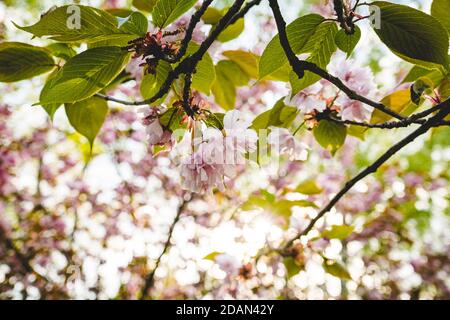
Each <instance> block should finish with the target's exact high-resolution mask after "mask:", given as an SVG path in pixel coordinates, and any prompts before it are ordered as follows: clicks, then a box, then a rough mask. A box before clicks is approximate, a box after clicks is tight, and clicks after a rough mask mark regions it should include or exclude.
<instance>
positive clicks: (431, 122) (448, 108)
mask: <svg viewBox="0 0 450 320" xmlns="http://www.w3.org/2000/svg"><path fill="white" fill-rule="evenodd" d="M448 114H450V99H447V100H446V101H444V102H442V103H441V104H440V111H439V112H438V113H437V114H436V115H435V116H433V117H431V118H429V119H428V120H427V121H426V122H425V123H424V124H423V125H421V126H420V127H419V128H418V129H416V130H415V131H413V132H412V133H411V134H409V135H408V136H406V137H405V138H404V139H403V140H401V141H400V142H398V143H397V144H395V145H393V146H392V147H391V148H389V149H388V150H387V151H386V152H385V153H384V154H383V155H382V156H380V157H379V158H378V159H377V160H376V161H375V162H374V163H372V164H371V165H370V166H368V167H367V168H365V169H364V170H362V171H361V172H360V173H359V174H358V175H356V176H355V177H354V178H352V179H351V180H349V181H347V182H346V183H345V185H344V187H343V188H342V189H341V190H340V191H339V192H338V193H337V194H336V195H335V196H334V197H333V198H332V199H331V200H330V202H329V203H328V204H327V205H326V206H325V207H324V208H323V209H322V210H321V211H320V212H319V213H318V214H317V216H316V217H315V218H314V219H312V220H311V222H310V223H309V225H308V226H307V227H306V228H305V229H304V230H303V231H302V232H301V233H299V234H298V235H296V236H295V237H294V238H292V239H291V240H289V241H288V242H287V243H286V244H285V245H284V246H283V249H287V248H289V247H290V246H291V245H292V244H293V243H294V241H295V240H297V239H299V238H300V237H301V236H304V235H307V234H308V233H309V231H311V229H312V228H313V227H314V225H315V224H316V222H317V221H318V220H319V219H320V218H322V217H323V216H324V215H325V214H326V213H327V212H328V211H330V210H331V209H332V208H333V207H334V205H335V204H336V203H337V202H338V201H339V200H340V199H341V198H342V197H343V196H344V195H345V194H346V193H347V192H348V191H349V190H350V189H351V188H352V187H353V186H354V185H355V184H356V183H357V182H359V181H360V180H362V179H364V178H365V177H366V176H368V175H369V174H371V173H374V172H376V171H377V170H378V168H379V167H380V166H381V165H382V164H384V163H385V162H386V161H387V160H389V159H390V158H391V157H392V156H393V155H394V154H396V153H397V152H398V151H399V150H401V149H402V148H403V147H405V146H406V145H408V144H409V143H411V142H413V141H414V140H415V139H416V138H417V137H419V136H420V135H422V134H424V133H426V132H427V131H428V130H429V129H430V128H432V127H434V126H435V125H436V124H437V123H439V122H441V121H442V120H443V119H444V118H445V117H446V116H447V115H448Z"/></svg>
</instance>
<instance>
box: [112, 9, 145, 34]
mask: <svg viewBox="0 0 450 320" xmlns="http://www.w3.org/2000/svg"><path fill="white" fill-rule="evenodd" d="M117 20H119V29H120V30H121V31H123V32H126V33H130V34H132V35H139V36H144V35H145V34H146V33H147V30H148V20H147V18H146V17H145V16H144V15H143V14H142V13H140V12H133V13H132V14H131V15H129V16H128V17H125V18H120V17H119V18H117Z"/></svg>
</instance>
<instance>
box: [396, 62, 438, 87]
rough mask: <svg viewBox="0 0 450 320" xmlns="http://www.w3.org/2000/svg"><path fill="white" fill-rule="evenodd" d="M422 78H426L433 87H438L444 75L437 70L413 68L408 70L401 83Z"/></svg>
mask: <svg viewBox="0 0 450 320" xmlns="http://www.w3.org/2000/svg"><path fill="white" fill-rule="evenodd" d="M423 76H426V77H427V78H428V79H430V80H431V81H433V83H434V84H435V86H436V85H438V84H439V83H440V82H441V81H442V79H443V78H444V75H443V74H442V72H441V71H439V70H429V69H426V68H422V67H420V66H414V67H412V68H411V70H409V72H408V74H407V75H406V77H405V78H404V79H403V81H402V83H407V82H414V81H416V80H417V79H419V78H420V77H423Z"/></svg>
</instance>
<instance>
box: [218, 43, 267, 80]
mask: <svg viewBox="0 0 450 320" xmlns="http://www.w3.org/2000/svg"><path fill="white" fill-rule="evenodd" d="M222 55H223V56H224V57H227V58H228V59H229V60H231V61H233V62H234V63H236V64H237V65H238V66H239V67H240V68H241V69H242V70H243V71H244V72H245V73H246V74H247V75H248V76H249V77H250V78H252V79H256V78H258V56H256V55H255V54H253V53H251V52H247V51H242V50H228V51H224V52H222Z"/></svg>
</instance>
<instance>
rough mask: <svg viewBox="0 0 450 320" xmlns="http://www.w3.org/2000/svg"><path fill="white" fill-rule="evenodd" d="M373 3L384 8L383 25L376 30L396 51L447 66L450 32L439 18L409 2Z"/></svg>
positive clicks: (414, 59)
mask: <svg viewBox="0 0 450 320" xmlns="http://www.w3.org/2000/svg"><path fill="white" fill-rule="evenodd" d="M372 4H373V5H374V6H377V7H379V8H380V10H381V18H380V28H379V29H377V28H375V29H374V30H375V32H376V33H377V35H378V37H379V38H380V39H381V41H382V42H383V43H384V44H386V46H387V47H388V48H389V49H391V51H392V52H393V53H395V54H396V55H398V56H400V57H401V58H402V59H404V60H406V61H409V62H412V63H415V64H417V62H418V61H419V62H420V61H422V62H425V63H432V64H437V65H442V66H444V67H445V68H448V34H447V31H446V30H445V29H444V28H443V27H442V25H441V24H440V23H439V21H437V20H436V19H435V18H433V17H432V16H430V15H428V14H426V13H424V12H422V11H419V10H417V9H413V8H411V7H408V6H404V5H398V4H393V3H389V2H384V1H376V2H373V3H372Z"/></svg>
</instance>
